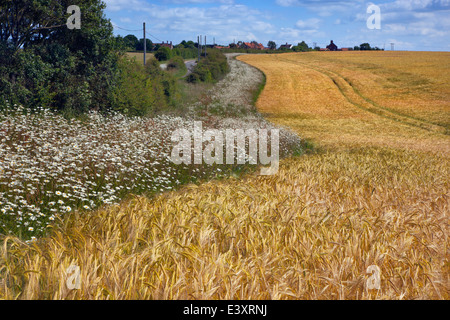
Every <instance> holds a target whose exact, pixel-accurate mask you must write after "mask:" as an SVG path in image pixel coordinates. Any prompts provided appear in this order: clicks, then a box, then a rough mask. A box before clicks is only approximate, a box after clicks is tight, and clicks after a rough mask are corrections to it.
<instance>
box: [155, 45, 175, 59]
mask: <svg viewBox="0 0 450 320" xmlns="http://www.w3.org/2000/svg"><path fill="white" fill-rule="evenodd" d="M155 58H156V59H158V61H167V60H169V59H170V58H172V50H170V48H167V47H160V48H159V49H158V51H156V53H155Z"/></svg>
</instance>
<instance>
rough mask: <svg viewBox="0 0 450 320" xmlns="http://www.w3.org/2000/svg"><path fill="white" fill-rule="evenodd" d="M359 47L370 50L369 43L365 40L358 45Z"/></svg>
mask: <svg viewBox="0 0 450 320" xmlns="http://www.w3.org/2000/svg"><path fill="white" fill-rule="evenodd" d="M359 49H360V50H372V48H371V47H370V44H368V43H367V42H366V43H362V44H361V45H360V46H359Z"/></svg>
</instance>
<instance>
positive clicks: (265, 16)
mask: <svg viewBox="0 0 450 320" xmlns="http://www.w3.org/2000/svg"><path fill="white" fill-rule="evenodd" d="M103 1H104V2H105V3H106V10H105V15H106V17H107V18H109V19H111V22H112V23H113V26H114V33H115V35H121V36H126V35H128V34H134V35H136V36H137V37H138V38H142V37H143V32H142V25H143V22H145V23H146V29H147V32H148V33H147V37H148V38H149V39H151V40H152V41H153V42H162V41H172V42H173V44H178V43H180V42H181V41H182V40H186V41H189V40H193V41H194V42H196V41H197V36H198V35H203V36H205V35H206V36H207V42H208V44H212V42H213V39H214V38H215V42H216V44H221V45H228V44H229V43H232V42H234V41H236V42H237V41H245V42H251V41H257V42H259V43H262V44H263V45H265V46H267V43H268V42H269V41H275V42H276V43H277V45H278V46H279V45H281V44H285V43H289V44H294V45H296V44H298V43H299V42H301V41H305V42H306V43H307V44H308V45H309V46H313V44H314V43H315V44H316V45H317V46H319V47H322V48H324V47H326V46H327V45H328V44H329V43H330V40H333V41H334V43H336V44H337V45H338V47H340V48H341V47H354V46H355V45H360V44H361V43H365V42H368V43H369V44H370V45H371V46H372V47H375V46H377V47H379V48H381V49H383V48H385V49H386V50H391V43H394V49H395V50H420V51H450V0H380V1H374V2H370V1H364V0H353V1H351V0H334V1H330V0H323V1H320V0H266V1H265V0H259V1H258V0H218V1H214V0H161V1H150V0H103ZM371 5H376V6H378V8H379V9H380V10H379V12H380V14H379V17H380V20H379V21H380V25H379V29H377V28H375V29H374V28H373V27H372V25H373V23H375V22H377V21H378V20H377V19H375V18H377V17H376V16H374V14H376V13H377V12H376V11H373V10H370V11H369V12H368V8H369V6H371ZM372 7H373V6H372ZM368 20H369V23H368ZM368 25H369V26H371V28H369V27H368Z"/></svg>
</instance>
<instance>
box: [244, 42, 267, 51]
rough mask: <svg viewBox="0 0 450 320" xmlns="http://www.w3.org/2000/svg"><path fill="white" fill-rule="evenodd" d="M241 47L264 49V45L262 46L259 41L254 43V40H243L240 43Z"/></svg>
mask: <svg viewBox="0 0 450 320" xmlns="http://www.w3.org/2000/svg"><path fill="white" fill-rule="evenodd" d="M241 48H243V49H253V50H265V49H266V47H264V46H263V45H262V44H261V43H256V42H244V43H242V45H241Z"/></svg>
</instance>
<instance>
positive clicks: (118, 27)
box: [111, 22, 163, 42]
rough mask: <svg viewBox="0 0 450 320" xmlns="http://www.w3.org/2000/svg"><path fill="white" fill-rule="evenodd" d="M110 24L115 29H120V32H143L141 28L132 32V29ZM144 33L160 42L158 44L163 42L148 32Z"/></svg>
mask: <svg viewBox="0 0 450 320" xmlns="http://www.w3.org/2000/svg"><path fill="white" fill-rule="evenodd" d="M111 24H112V25H113V26H114V27H115V28H117V29H120V30H124V31H130V32H138V31H144V29H143V28H141V29H134V30H133V29H126V28H122V27H120V26H118V25H116V24H115V23H112V22H111ZM145 33H146V34H148V35H149V36H150V37H152V38H154V39H156V40H158V41H160V42H163V40H161V39H159V38H158V37H156V36H154V35H153V34H151V33H150V32H148V31H145Z"/></svg>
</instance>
